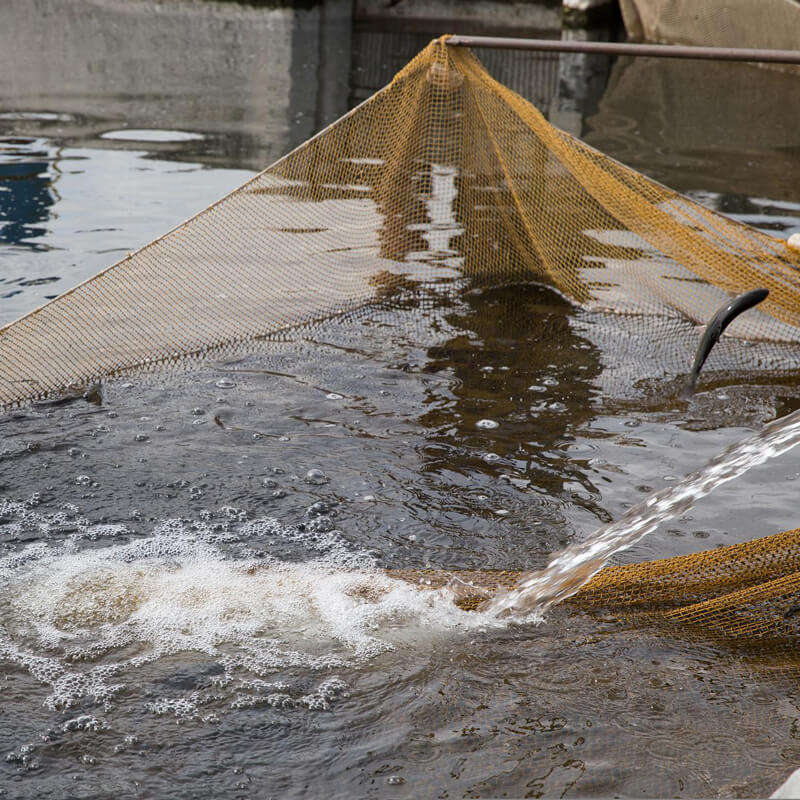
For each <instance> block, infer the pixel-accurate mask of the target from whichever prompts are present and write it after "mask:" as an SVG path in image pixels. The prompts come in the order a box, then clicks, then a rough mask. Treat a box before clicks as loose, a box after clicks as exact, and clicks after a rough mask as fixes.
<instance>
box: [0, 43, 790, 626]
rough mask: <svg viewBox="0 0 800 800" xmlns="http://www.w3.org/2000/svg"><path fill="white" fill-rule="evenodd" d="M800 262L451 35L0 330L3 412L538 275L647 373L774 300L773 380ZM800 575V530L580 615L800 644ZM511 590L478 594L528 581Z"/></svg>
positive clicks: (762, 329)
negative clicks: (630, 329) (428, 296)
mask: <svg viewBox="0 0 800 800" xmlns="http://www.w3.org/2000/svg"><path fill="white" fill-rule="evenodd" d="M798 268H800V252H798V251H797V250H793V249H791V248H790V247H789V246H788V245H787V243H785V242H784V241H782V240H780V239H777V238H773V237H771V236H769V235H766V234H764V233H762V232H760V231H757V230H755V229H753V228H750V227H747V226H746V225H743V224H740V223H737V222H736V221H733V220H731V219H728V218H726V217H723V216H721V215H719V214H717V213H715V212H713V211H711V210H709V209H708V208H705V207H704V206H702V205H700V204H698V203H696V202H694V201H692V200H691V199H689V198H687V197H685V196H682V195H680V194H678V193H676V192H674V191H671V190H670V189H668V188H666V187H664V186H662V185H660V184H658V183H656V182H654V181H652V180H650V179H648V178H646V177H644V176H643V175H641V174H639V173H637V172H635V171H633V170H631V169H629V168H627V167H625V166H623V165H622V164H620V163H618V162H616V161H614V160H613V159H611V158H609V157H607V156H605V155H603V154H602V153H600V152H598V151H597V150H594V149H593V148H591V147H589V146H587V145H586V144H584V143H582V142H581V141H579V140H577V139H575V138H573V137H572V136H570V135H568V134H566V133H564V132H562V131H560V130H558V129H556V128H554V127H553V126H551V125H550V124H548V123H547V121H546V120H545V119H544V118H543V116H542V115H541V114H540V113H539V112H538V111H537V110H536V109H535V108H534V107H533V106H532V105H530V104H529V103H528V102H526V101H525V100H523V99H522V98H521V97H519V96H518V95H516V94H514V93H513V92H512V91H511V90H509V89H508V88H506V87H504V86H503V85H501V84H499V83H497V82H496V81H495V80H493V79H492V78H491V77H490V76H489V75H488V73H487V72H486V71H485V70H484V68H483V67H482V66H481V64H480V62H479V61H478V60H477V59H476V58H475V57H474V56H473V55H472V54H471V53H470V52H469V51H467V50H464V49H460V48H455V47H448V45H447V43H446V39H440V40H436V41H434V42H432V43H431V44H430V45H429V46H428V47H427V48H426V49H425V50H424V51H422V52H421V53H420V54H419V55H418V56H417V57H416V58H414V59H413V60H412V61H411V62H410V63H409V64H408V65H407V66H406V67H405V68H404V69H403V70H401V72H399V73H398V74H397V75H396V76H395V78H394V79H393V80H392V82H391V83H390V84H389V85H388V86H387V87H386V88H384V89H383V90H381V91H380V92H378V93H377V94H375V95H374V96H373V97H371V98H370V99H369V100H367V101H366V102H364V103H363V104H362V105H360V106H358V107H357V108H356V109H354V110H353V111H352V112H350V113H349V114H347V115H346V116H345V117H343V118H342V119H340V120H339V121H338V122H336V123H335V124H334V125H332V126H331V127H330V128H328V129H326V130H325V131H323V132H322V133H320V134H319V135H317V136H316V137H314V138H312V139H310V140H309V141H307V142H306V143H305V144H303V145H302V146H301V147H299V148H298V149H297V150H295V151H293V152H292V153H290V154H289V155H288V156H286V157H285V158H283V159H281V160H280V161H278V162H277V163H275V164H273V165H272V166H271V167H269V168H268V169H266V170H265V171H264V172H262V173H260V174H259V175H257V176H256V177H255V178H253V179H252V180H250V181H248V182H247V183H246V184H244V185H243V186H242V187H240V188H239V189H237V190H236V191H234V192H233V193H231V194H229V195H228V196H227V197H224V198H223V199H221V200H220V201H218V202H217V203H215V204H213V205H212V206H210V207H209V208H207V209H205V210H204V211H202V212H201V213H199V214H198V215H197V216H195V217H193V218H192V219H190V220H189V221H188V222H185V223H184V224H182V225H180V226H179V227H177V228H176V229H174V230H172V231H171V232H169V233H167V234H165V235H164V236H162V237H161V238H159V239H157V240H155V241H154V242H152V243H150V244H148V245H146V246H145V247H143V248H142V249H141V250H138V251H137V252H135V253H132V254H129V255H128V256H127V257H126V258H124V259H123V260H122V261H120V262H118V263H117V264H115V265H113V266H111V267H110V268H108V269H107V270H105V271H103V272H101V273H99V274H98V275H96V276H94V277H93V278H91V279H90V280H88V281H86V282H85V283H83V284H81V285H79V286H78V287H76V288H75V289H73V290H71V291H69V292H67V293H66V294H64V295H61V296H60V297H58V298H57V299H56V300H54V301H52V302H51V303H49V304H47V305H45V306H43V307H42V308H40V309H38V310H36V311H34V312H32V313H30V314H28V315H27V316H25V317H23V318H22V319H20V320H18V321H17V322H15V323H13V324H11V325H9V326H7V327H6V328H4V329H3V330H2V331H0V405H2V406H6V407H8V406H11V405H13V404H15V403H19V402H23V401H26V400H31V399H34V398H42V397H46V396H50V395H54V394H58V393H62V392H65V391H68V390H69V389H70V387H75V386H78V387H82V386H85V385H87V384H90V383H92V382H95V381H100V380H102V379H104V378H108V377H113V376H119V375H122V374H125V373H131V372H135V371H138V370H145V369H154V368H157V367H170V366H172V367H176V366H178V365H181V364H191V363H192V362H196V360H197V359H199V358H203V359H205V358H208V357H209V355H211V354H214V353H218V352H220V351H223V350H226V348H231V347H235V346H239V345H242V344H244V343H247V342H252V341H253V340H256V339H259V338H266V337H276V336H280V335H281V334H282V333H283V332H286V331H289V330H291V329H295V328H297V327H299V326H313V325H314V324H315V323H319V322H321V321H322V320H324V319H326V318H329V317H331V316H332V315H342V314H347V313H353V312H356V311H358V310H359V309H361V308H365V307H367V306H369V305H371V304H375V303H391V301H392V298H393V297H394V296H395V295H396V294H397V293H401V292H408V291H409V290H413V289H415V288H419V289H423V288H424V289H426V290H429V289H431V288H432V289H434V290H441V291H452V290H456V289H458V288H463V287H465V286H472V285H476V284H478V285H500V284H506V283H519V282H521V281H523V282H524V281H539V282H544V283H546V284H548V285H550V286H552V287H554V288H555V289H557V290H559V291H560V292H561V293H563V294H564V295H565V296H567V297H568V298H570V299H571V300H572V301H573V302H574V303H576V304H578V305H580V306H583V307H584V308H585V309H587V310H590V311H592V312H604V311H607V312H613V313H614V314H616V315H617V316H616V317H615V319H617V320H618V321H619V324H620V329H621V330H625V326H626V325H630V324H633V323H630V321H632V320H635V326H636V327H637V329H638V330H639V331H640V333H642V334H643V337H640V338H644V339H646V340H647V341H648V344H649V346H650V347H651V349H650V350H647V351H645V352H644V353H641V352H640V353H638V355H637V353H636V352H634V351H632V350H628V351H625V352H623V350H624V348H625V346H626V344H627V342H628V341H629V337H628V336H627V335H624V336H622V337H617V340H616V341H617V344H616V345H615V346H616V347H617V351H615V352H616V358H617V359H618V360H620V359H621V360H624V361H625V362H626V363H628V364H633V367H634V369H635V368H636V364H637V361H636V359H637V358H639V362H638V363H640V364H641V363H644V361H645V360H646V361H648V362H651V361H653V360H657V359H655V353H654V351H653V350H652V348H656V349H658V348H660V350H659V353H660V354H661V356H663V352H665V351H667V350H670V348H672V350H676V348H677V350H676V351H677V352H679V355H680V359H679V361H680V362H681V363H683V364H686V365H687V367H688V364H689V363H690V358H689V356H690V355H691V352H692V350H693V348H694V347H695V346H696V343H697V337H698V335H699V330H700V329H699V327H698V325H699V324H700V323H703V322H705V321H707V320H708V318H709V317H710V316H711V315H712V313H713V312H714V311H715V310H716V309H717V308H718V307H719V306H720V304H721V303H722V302H724V301H725V300H726V299H727V298H729V297H730V295H731V294H732V293H740V292H743V291H745V290H748V289H753V288H756V287H763V288H767V289H769V292H770V294H769V298H768V299H767V300H766V301H765V302H764V303H763V304H762V305H761V306H759V309H758V310H754V311H751V312H749V313H748V314H747V315H745V316H743V317H740V318H738V319H737V320H736V321H735V322H734V323H733V324H732V326H731V327H730V328H729V332H730V333H731V334H732V335H733V336H734V337H744V338H746V339H748V340H750V343H752V342H754V341H757V342H761V343H765V344H768V345H769V346H770V347H772V348H773V349H771V350H770V349H763V348H762V349H758V348H756V349H753V348H750V349H748V348H741V347H739V348H735V352H736V353H737V354H738V355H737V356H736V357H742V358H745V357H746V358H749V359H750V361H749V362H748V363H747V366H749V367H753V368H760V369H765V368H771V367H772V366H775V365H776V364H778V365H779V364H780V363H781V362H780V353H781V352H782V351H781V348H788V350H786V352H788V353H789V354H790V355H791V356H792V358H794V356H795V355H796V345H797V343H798V342H800V280H799V279H798V277H799V276H800V273H799V272H798ZM612 338H613V337H612ZM611 350H613V348H609V351H611ZM720 351H721V352H723V353H724V352H725V350H724V347H722V348H721V350H720ZM745 351H748V353H749V355H747V354H745V355H744V356H743V355H742V353H744V352H745ZM754 353H755V355H753V354H754ZM776 354H777V355H776ZM661 356H659V357H661ZM730 357H731V358H734V356H733V355H731V356H730ZM730 363H731V364H733V363H734V362H733V361H731V362H730ZM798 561H800V548H798V532H797V531H794V532H791V533H787V534H781V535H780V536H778V537H772V538H769V539H764V540H759V541H757V542H752V543H750V544H746V545H736V546H734V547H732V548H726V549H723V550H718V551H713V552H710V553H701V554H700V555H695V556H685V557H682V558H677V559H671V560H668V561H664V562H654V563H650V564H643V565H637V566H627V567H615V568H611V569H607V570H606V571H604V572H602V573H601V574H600V575H599V576H598V577H596V578H595V579H594V580H593V581H592V582H591V583H590V584H589V585H588V586H587V587H586V588H585V589H584V590H583V591H582V592H581V593H580V594H579V595H577V596H576V598H575V599H574V601H573V602H580V603H582V604H583V605H585V606H602V605H607V606H614V605H622V606H627V607H629V608H631V609H634V608H637V607H639V606H647V609H640V610H647V611H648V613H655V611H656V610H657V611H658V614H660V615H661V616H662V617H663V618H665V619H670V620H677V621H680V622H681V623H686V624H687V627H689V626H690V625H698V626H705V627H706V628H713V629H714V630H716V631H718V632H721V633H722V632H724V633H725V634H726V635H736V636H740V635H741V636H747V637H754V636H762V635H763V636H766V635H769V636H772V635H777V636H788V635H795V634H796V632H797V624H798V622H797V621H798V620H800V614H795V613H794V611H793V608H794V606H793V603H794V602H795V599H793V598H796V595H797V592H798V589H800V572H798V571H797V570H798V569H800V565H798ZM504 575H505V577H504V578H503V579H502V580H499V579H498V578H497V576H496V575H493V574H492V573H484V574H483V576H482V577H480V578H476V580H482V581H484V582H485V583H486V582H488V584H489V585H497V584H498V583H500V584H502V585H509V583H510V582H512V583H513V581H514V580H516V577H515V575H514V573H506V574H504Z"/></svg>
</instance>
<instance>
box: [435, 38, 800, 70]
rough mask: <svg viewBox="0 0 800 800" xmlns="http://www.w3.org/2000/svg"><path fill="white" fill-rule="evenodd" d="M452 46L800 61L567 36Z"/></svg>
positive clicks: (794, 54)
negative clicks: (570, 38) (598, 40)
mask: <svg viewBox="0 0 800 800" xmlns="http://www.w3.org/2000/svg"><path fill="white" fill-rule="evenodd" d="M445 42H446V43H447V44H448V45H450V47H499V48H505V49H512V50H539V51H545V52H556V53H601V54H603V55H613V56H652V57H655V58H698V59H705V60H711V61H760V62H767V63H773V64H800V50H751V49H749V48H744V47H690V46H687V45H679V44H630V43H626V42H578V41H569V40H564V39H510V38H504V37H500V36H459V35H455V36H448V37H447V38H446V39H445Z"/></svg>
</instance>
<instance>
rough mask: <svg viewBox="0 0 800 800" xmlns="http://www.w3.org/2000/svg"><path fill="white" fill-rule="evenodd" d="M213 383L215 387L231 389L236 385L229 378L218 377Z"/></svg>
mask: <svg viewBox="0 0 800 800" xmlns="http://www.w3.org/2000/svg"><path fill="white" fill-rule="evenodd" d="M214 385H215V386H216V387H217V389H233V388H234V386H236V384H235V383H234V382H233V381H232V380H230V378H220V379H219V380H218V381H217V382H216V383H215V384H214Z"/></svg>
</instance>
